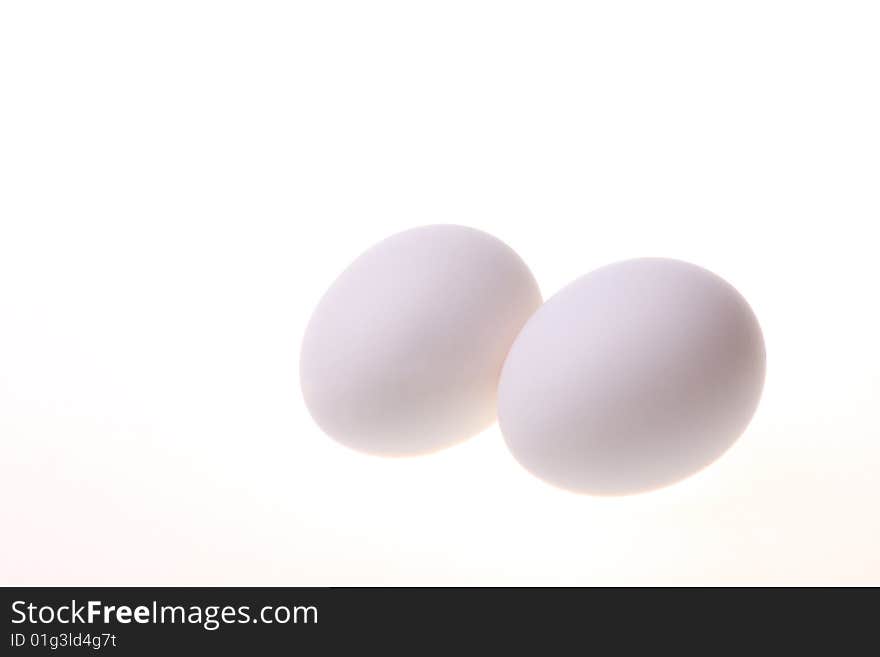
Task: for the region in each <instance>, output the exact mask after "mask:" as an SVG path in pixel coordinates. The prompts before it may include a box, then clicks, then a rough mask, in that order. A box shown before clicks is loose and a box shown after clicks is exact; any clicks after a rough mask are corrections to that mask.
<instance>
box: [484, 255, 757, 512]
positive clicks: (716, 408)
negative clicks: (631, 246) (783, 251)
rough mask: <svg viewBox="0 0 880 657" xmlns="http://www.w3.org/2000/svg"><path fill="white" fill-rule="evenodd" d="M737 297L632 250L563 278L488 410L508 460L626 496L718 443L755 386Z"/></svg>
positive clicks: (702, 275) (698, 273)
mask: <svg viewBox="0 0 880 657" xmlns="http://www.w3.org/2000/svg"><path fill="white" fill-rule="evenodd" d="M764 369H765V352H764V340H763V337H762V335H761V329H760V327H759V326H758V322H757V320H756V319H755V316H754V314H753V313H752V310H751V309H750V308H749V305H748V304H747V303H746V301H745V299H743V297H742V296H741V295H740V294H739V293H738V292H737V291H736V290H735V289H734V288H733V287H731V286H730V285H729V284H728V283H726V282H725V281H724V280H722V279H721V278H719V277H718V276H716V275H715V274H712V273H711V272H708V271H706V270H705V269H702V268H700V267H697V266H695V265H691V264H688V263H685V262H679V261H676V260H666V259H659V258H644V259H638V260H628V261H625V262H620V263H616V264H612V265H609V266H607V267H603V268H602V269H599V270H597V271H594V272H592V273H590V274H588V275H586V276H584V277H582V278H580V279H578V280H576V281H575V282H573V283H571V284H570V285H569V286H568V287H566V288H564V289H563V290H562V291H561V292H559V293H558V294H557V295H556V296H554V297H553V298H552V299H550V300H549V301H547V303H545V304H544V305H543V306H542V307H541V308H540V310H538V312H537V313H535V314H534V315H533V316H532V317H531V319H530V320H529V321H528V322H527V323H526V325H525V326H524V327H523V330H522V331H521V332H520V334H519V336H518V337H517V339H516V341H515V342H514V344H513V347H512V348H511V351H510V354H509V355H508V357H507V361H506V362H505V364H504V369H503V372H502V375H501V381H500V384H499V391H498V415H499V423H500V426H501V431H502V433H503V434H504V438H505V440H506V442H507V445H508V447H509V448H510V450H511V451H512V452H513V455H514V456H515V457H516V459H517V460H518V461H519V462H520V463H521V464H522V465H523V466H524V467H525V468H526V469H528V470H529V471H531V472H532V473H533V474H535V475H537V476H538V477H540V478H542V479H544V480H545V481H547V482H549V483H551V484H554V485H556V486H559V487H562V488H565V489H569V490H572V491H577V492H584V493H591V494H596V495H624V494H630V493H635V492H639V491H645V490H650V489H653V488H657V487H660V486H665V485H667V484H670V483H672V482H675V481H677V480H680V479H682V478H684V477H687V476H688V475H690V474H692V473H694V472H697V471H698V470H700V469H701V468H703V467H705V466H706V465H708V464H709V463H711V462H712V461H714V460H715V459H717V458H718V457H719V456H720V455H721V454H722V453H723V452H724V451H725V450H727V449H728V448H729V447H730V446H731V445H732V444H733V443H734V441H736V439H737V438H738V437H739V436H740V434H741V433H742V432H743V430H744V429H745V428H746V426H747V425H748V423H749V421H750V420H751V417H752V415H753V413H754V411H755V409H756V407H757V405H758V400H759V398H760V396H761V390H762V387H763V383H764Z"/></svg>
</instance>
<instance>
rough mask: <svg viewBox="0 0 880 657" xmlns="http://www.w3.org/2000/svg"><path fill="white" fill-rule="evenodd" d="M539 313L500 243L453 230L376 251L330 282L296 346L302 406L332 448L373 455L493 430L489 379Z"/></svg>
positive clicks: (407, 236) (517, 263)
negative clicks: (299, 348) (333, 442)
mask: <svg viewBox="0 0 880 657" xmlns="http://www.w3.org/2000/svg"><path fill="white" fill-rule="evenodd" d="M540 304H541V294H540V290H539V289H538V286H537V283H536V282H535V279H534V277H533V276H532V274H531V272H530V271H529V269H528V267H527V266H526V265H525V264H524V263H523V261H522V260H521V259H520V258H519V256H518V255H517V254H516V253H515V252H514V251H513V250H511V249H510V248H509V247H508V246H507V245H505V244H504V243H503V242H501V241H499V240H498V239H496V238H494V237H492V236H491V235H488V234H486V233H483V232H480V231H478V230H474V229H471V228H466V227H463V226H453V225H436V226H425V227H421V228H415V229H412V230H408V231H405V232H402V233H398V234H397V235H394V236H392V237H389V238H388V239H386V240H384V241H382V242H380V243H378V244H377V245H375V246H374V247H373V248H371V249H370V250H368V251H367V252H365V253H364V254H363V255H361V256H360V257H359V258H358V259H357V260H355V261H354V262H353V263H352V264H351V265H350V266H349V267H348V269H346V270H345V271H344V272H343V273H342V274H341V275H340V276H339V278H338V279H337V280H336V281H335V282H334V283H333V284H332V286H331V287H330V289H329V290H328V291H327V292H326V294H325V295H324V297H323V298H322V299H321V301H320V303H319V304H318V306H317V308H316V310H315V312H314V314H313V316H312V318H311V320H310V321H309V324H308V327H307V328H306V332H305V337H304V339H303V344H302V352H301V357H300V381H301V386H302V392H303V396H304V398H305V401H306V405H307V407H308V409H309V411H310V413H311V414H312V416H313V417H314V419H315V421H316V422H317V423H318V425H320V426H321V428H322V429H323V430H324V431H325V432H326V433H327V434H328V435H330V436H331V437H332V438H334V439H336V440H337V441H339V442H341V443H343V444H345V445H347V446H349V447H352V448H354V449H357V450H360V451H363V452H368V453H371V454H379V455H387V456H403V455H413V454H423V453H427V452H432V451H435V450H438V449H441V448H443V447H447V446H449V445H452V444H454V443H456V442H459V441H461V440H464V439H465V438H467V437H469V436H472V435H474V434H476V433H478V432H480V431H482V430H483V429H485V428H486V427H488V426H489V425H490V424H492V423H493V422H494V421H495V418H496V399H497V397H496V395H497V385H498V377H499V375H500V372H501V367H502V365H503V363H504V359H505V357H506V355H507V352H508V350H509V348H510V345H511V344H512V342H513V340H514V338H515V337H516V335H517V333H518V332H519V330H520V328H522V326H523V324H524V323H525V321H526V320H527V319H528V317H529V316H530V315H531V314H532V313H533V312H534V311H535V309H536V308H538V306H539V305H540Z"/></svg>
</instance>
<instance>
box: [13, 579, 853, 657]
mask: <svg viewBox="0 0 880 657" xmlns="http://www.w3.org/2000/svg"><path fill="white" fill-rule="evenodd" d="M2 592H3V594H2V597H3V607H4V611H3V618H4V628H5V634H4V636H3V638H2V643H3V644H4V647H3V649H2V651H0V654H4V655H29V654H30V655H34V654H61V655H64V654H71V653H76V654H85V653H92V654H110V655H162V654H165V655H167V654H171V655H176V654H203V653H205V652H206V651H222V654H279V653H286V654H289V653H297V652H302V654H309V655H312V654H315V655H323V654H350V653H352V651H353V649H354V652H355V653H361V652H363V653H366V654H373V653H376V652H377V651H379V652H380V653H381V652H382V651H389V650H391V649H394V651H395V652H400V653H402V654H410V655H420V654H423V653H426V652H427V653H430V654H433V653H434V652H436V651H437V650H439V649H441V648H442V649H444V650H446V651H452V652H453V653H456V654H457V653H459V652H470V649H473V648H474V646H476V645H477V644H480V645H483V646H486V647H489V648H492V647H498V646H499V645H510V644H513V645H517V646H518V647H519V648H525V647H526V646H529V645H531V646H533V647H534V648H535V649H536V650H537V653H536V654H538V655H543V654H556V653H559V652H562V653H564V654H569V653H582V654H587V653H601V654H604V653H606V652H607V650H606V648H607V647H609V646H613V647H614V650H613V652H617V651H624V652H628V651H631V650H635V649H636V648H639V647H641V648H644V647H645V642H648V643H649V644H651V645H652V646H653V648H654V651H657V650H661V649H662V650H664V651H665V650H667V649H676V650H678V649H681V648H685V647H689V646H690V647H693V648H697V649H699V648H700V647H701V646H702V647H703V648H705V649H709V650H710V652H712V651H713V650H714V648H715V647H717V648H720V647H722V646H723V647H725V648H726V649H730V648H731V647H733V646H734V645H739V646H742V647H743V648H744V649H750V650H751V649H752V648H755V647H757V646H760V647H761V648H763V649H766V648H769V647H770V646H771V642H772V640H773V638H772V637H774V636H776V637H779V639H780V641H779V645H780V647H785V646H788V647H790V642H791V640H792V639H793V638H799V637H803V636H805V634H804V633H805V631H807V632H809V636H810V638H811V641H812V640H814V639H815V640H816V641H818V639H819V637H818V635H817V634H816V633H817V631H818V630H820V629H830V625H829V621H830V620H831V619H832V617H833V615H834V613H835V612H837V613H839V612H840V611H841V609H842V608H843V605H841V604H840V603H833V602H831V603H829V602H828V601H827V600H826V601H825V602H822V603H817V602H815V601H812V600H810V597H811V595H808V596H806V598H805V597H803V596H801V592H800V591H788V592H779V591H777V592H772V593H769V592H767V591H760V592H758V594H757V595H755V592H754V591H751V592H745V594H744V592H743V591H733V590H723V591H722V590H708V589H706V590H691V591H682V590H678V591H672V590H665V589H537V588H535V589H453V588H441V589H419V588H413V589H391V588H386V589H370V588H338V589H326V588H26V589H25V588H6V589H2ZM841 595H842V594H841V592H840V591H837V592H835V593H834V594H833V597H837V598H840V597H841ZM746 597H747V598H748V599H746ZM823 597H824V596H823ZM847 597H849V595H848V594H847ZM862 612H864V613H856V614H854V615H849V616H848V620H849V627H848V630H847V633H846V635H837V638H836V639H835V641H836V643H835V644H834V646H835V648H837V649H839V648H841V647H842V646H843V645H844V644H845V643H848V641H847V639H851V638H855V635H856V634H857V633H856V632H854V631H853V630H858V629H859V628H861V629H862V630H866V629H867V628H868V627H870V624H871V621H870V615H869V614H868V609H862ZM811 618H812V620H811ZM860 618H861V619H862V620H861V621H860V620H859V619H860ZM750 637H751V638H750ZM754 637H759V638H760V641H759V643H755V642H754V641H755V639H754ZM609 642H610V643H609ZM706 642H708V643H706ZM715 644H717V645H715ZM818 645H819V644H818V643H816V644H815V645H814V647H816V646H818ZM713 646H714V647H713ZM261 651H263V652H261ZM266 651H272V652H266Z"/></svg>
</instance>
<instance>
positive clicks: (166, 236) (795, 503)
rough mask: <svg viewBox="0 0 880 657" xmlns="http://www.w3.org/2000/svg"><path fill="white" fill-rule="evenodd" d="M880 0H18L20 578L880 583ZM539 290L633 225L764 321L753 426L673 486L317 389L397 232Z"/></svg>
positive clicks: (14, 213) (9, 51) (6, 168)
mask: <svg viewBox="0 0 880 657" xmlns="http://www.w3.org/2000/svg"><path fill="white" fill-rule="evenodd" d="M878 35H880V5H878V4H877V3H876V2H846V1H840V0H836V1H834V2H831V1H829V2H805V1H796V2H795V1H792V2H780V1H773V0H761V1H759V2H749V1H741V2H735V3H734V2H627V1H625V0H614V1H608V2H591V3H589V2H571V3H561V2H548V1H542V2H510V1H507V2H479V1H475V0H468V1H467V2H452V1H449V0H447V1H445V2H412V1H406V2H395V3H390V2H348V3H342V2H332V1H327V0H323V1H320V2H279V3H269V2H238V3H232V2H180V1H175V2H160V1H156V0H154V1H152V2H143V3H132V2H127V3H121V2H101V3H99V2H76V3H73V2H56V3H52V2H4V3H3V4H2V6H0V447H2V456H0V505H2V507H0V527H2V530H0V532H2V538H0V578H2V579H0V581H2V583H4V584H96V585H97V584H216V585H222V584H252V585H257V584H263V585H273V584H277V585H297V584H303V585H305V584H309V585H312V584H315V585H329V584H656V583H666V584H859V583H862V584H880V558H878V554H880V513H878V508H877V507H878V502H880V347H878V335H880V262H878V257H877V251H878V236H877V223H878V219H880V184H878V183H880V38H878ZM437 222H451V223H460V224H467V225H472V226H474V227H477V228H481V229H483V230H486V231H488V232H491V233H493V234H495V235H496V236H498V237H500V238H501V239H503V240H504V241H506V242H507V243H508V244H510V245H511V246H512V247H513V248H514V249H516V250H517V251H518V252H519V253H520V254H521V255H522V256H523V258H524V259H525V260H526V262H528V263H529V265H530V266H531V267H532V269H533V271H534V273H535V275H536V277H537V279H538V280H539V282H540V284H541V287H542V290H543V292H544V294H545V296H549V295H551V294H553V293H554V292H555V291H556V290H558V289H559V288H560V287H561V286H563V285H564V284H565V283H567V282H569V281H570V280H572V279H573V278H575V277H577V276H580V275H581V274H584V273H586V272H588V271H590V270H591V269H593V268H595V267H597V266H600V265H602V264H605V263H608V262H611V261H614V260H618V259H622V258H627V257H634V256H644V255H657V256H669V257H676V258H682V259H685V260H690V261H693V262H696V263H698V264H700V265H703V266H705V267H707V268H709V269H711V270H713V271H715V272H717V273H719V274H720V275H722V276H724V277H725V278H727V279H728V280H729V281H730V282H732V283H733V284H734V285H735V286H737V287H738V288H739V290H740V291H741V292H742V293H743V294H744V295H745V296H746V298H747V299H748V300H749V301H750V303H751V304H752V306H753V308H754V310H755V312H756V314H757V315H758V317H759V319H760V321H761V323H762V326H763V328H764V331H765V338H766V342H767V351H768V378H767V385H766V389H765V395H764V398H763V401H762V403H761V406H760V408H759V410H758V413H757V415H756V417H755V419H754V421H753V423H752V425H751V427H750V428H749V430H748V431H747V432H746V434H745V435H744V436H743V437H742V438H741V440H740V441H739V442H738V443H737V444H736V445H735V446H734V447H733V449H732V450H731V451H730V452H728V453H727V454H726V455H725V456H724V457H723V458H722V459H721V460H720V461H718V462H717V463H716V464H714V465H713V466H711V467H710V468H708V469H707V470H705V471H703V472H702V473H700V474H698V475H696V476H695V477H693V478H691V479H689V480H687V481H685V482H683V483H681V484H679V485H676V486H673V487H670V488H667V489H664V490H661V491H658V492H654V493H650V494H646V495H641V496H636V497H629V498H622V499H600V498H591V497H584V496H578V495H573V494H570V493H565V492H562V491H558V490H556V489H553V488H551V487H550V486H547V485H546V484H543V483H542V482H540V481H538V480H537V479H535V478H533V477H531V476H530V475H528V474H527V473H526V472H525V471H524V470H522V469H521V468H520V467H519V466H518V465H517V464H516V463H515V461H514V460H513V458H512V457H511V456H510V455H509V454H508V452H507V451H506V449H505V447H504V445H503V441H502V439H501V437H500V435H499V434H498V431H497V428H492V429H490V430H488V431H486V432H485V433H483V434H482V435H480V436H478V437H476V438H475V439H473V440H471V441H469V442H468V443H465V444H463V445H460V446H457V447H454V448H452V449H449V450H447V451H445V452H442V453H439V454H437V455H434V456H429V457H423V458H417V459H407V460H385V459H380V458H372V457H368V456H363V455H360V454H357V453H355V452H352V451H349V450H346V449H345V448H343V447H341V446H338V445H337V444H335V443H334V442H332V441H331V440H330V439H328V438H326V437H325V436H323V435H322V434H321V433H320V432H319V431H318V430H317V428H316V427H315V426H314V424H313V423H312V421H311V420H310V418H309V416H308V414H307V412H306V410H305V408H304V405H303V402H302V399H301V397H300V394H299V390H298V382H297V379H298V376H297V360H298V351H299V342H300V339H301V336H302V333H303V330H304V328H305V324H306V322H307V320H308V318H309V315H310V313H311V311H312V309H313V308H314V306H315V304H316V303H317V301H318V299H319V298H320V296H321V294H322V293H323V291H324V290H325V289H326V287H327V286H328V285H329V284H330V283H331V282H332V280H333V279H334V278H335V276H336V275H337V274H338V273H339V272H340V271H341V269H342V268H343V267H344V266H345V265H347V264H348V262H349V261H350V260H351V259H353V258H354V257H355V256H356V255H358V254H359V253H360V252H361V251H362V250H364V249H365V248H367V247H368V246H370V245H371V244H373V243H374V242H376V241H378V240H379V239H382V238H384V237H386V236H388V235H390V234H392V233H394V232H396V231H398V230H402V229H405V228H409V227H412V226H416V225H421V224H426V223H437Z"/></svg>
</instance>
